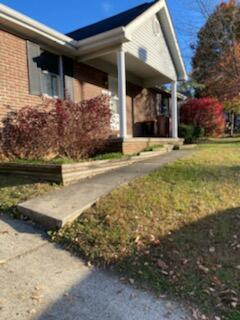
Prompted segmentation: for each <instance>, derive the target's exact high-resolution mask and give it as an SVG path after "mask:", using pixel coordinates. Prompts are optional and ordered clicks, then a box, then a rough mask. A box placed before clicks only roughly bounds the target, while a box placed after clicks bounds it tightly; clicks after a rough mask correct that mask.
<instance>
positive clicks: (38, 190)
mask: <svg viewBox="0 0 240 320" xmlns="http://www.w3.org/2000/svg"><path fill="white" fill-rule="evenodd" d="M56 188H59V186H57V185H55V184H50V183H47V182H36V180H32V179H30V178H25V177H17V176H14V175H4V174H0V213H9V214H12V215H17V212H16V209H15V207H16V205H17V204H18V203H20V202H23V201H26V200H28V199H30V198H35V197H37V196H40V195H42V194H44V193H46V192H49V191H52V190H54V189H56Z"/></svg>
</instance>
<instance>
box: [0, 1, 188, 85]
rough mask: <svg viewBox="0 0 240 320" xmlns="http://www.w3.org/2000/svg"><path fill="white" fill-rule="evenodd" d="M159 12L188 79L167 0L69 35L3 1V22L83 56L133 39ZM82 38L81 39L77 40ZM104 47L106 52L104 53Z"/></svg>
mask: <svg viewBox="0 0 240 320" xmlns="http://www.w3.org/2000/svg"><path fill="white" fill-rule="evenodd" d="M153 15H157V16H158V19H159V21H160V24H161V28H162V31H163V33H164V37H165V39H166V46H167V47H168V50H169V52H170V55H171V59H172V62H173V64H174V66H175V70H176V75H177V79H178V80H185V79H187V74H186V70H185V66H184V63H183V59H182V56H181V52H180V49H179V45H178V42H177V38H176V34H175V31H174V28H173V24H172V20H171V17H170V14H169V11H168V8H167V5H166V2H165V0H158V1H154V2H149V3H145V4H143V5H141V6H138V7H135V8H133V9H130V10H128V11H126V12H123V13H121V14H119V15H116V16H114V17H112V18H109V19H105V20H103V21H101V22H98V23H96V24H94V25H91V26H88V27H85V28H81V29H78V30H76V31H75V32H72V33H70V34H68V35H64V34H62V33H60V32H57V31H55V30H53V29H51V28H49V27H47V26H45V25H43V24H41V23H39V22H37V21H35V20H33V19H31V18H28V17H26V16H24V15H22V14H20V13H19V12H17V11H15V10H12V9H10V8H8V7H7V6H4V5H2V4H0V25H1V26H3V27H4V28H7V29H10V30H13V31H14V32H17V33H20V34H23V35H24V36H25V37H27V38H29V39H32V40H33V41H36V42H38V43H42V44H45V45H47V46H49V47H50V48H51V49H54V50H56V52H58V53H59V54H65V55H69V56H72V57H77V58H81V59H82V58H84V57H86V56H89V55H92V54H95V55H99V56H102V55H103V54H106V50H107V51H108V52H109V51H111V50H112V49H113V48H114V47H115V48H116V47H119V46H122V45H123V44H124V43H129V42H131V40H132V35H133V34H134V32H135V30H136V29H137V28H139V26H140V25H142V24H143V23H144V21H146V20H147V19H148V18H149V17H151V16H153ZM78 39H79V40H78ZM103 51H104V53H103Z"/></svg>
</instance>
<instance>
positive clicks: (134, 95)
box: [0, 0, 187, 152]
mask: <svg viewBox="0 0 240 320" xmlns="http://www.w3.org/2000/svg"><path fill="white" fill-rule="evenodd" d="M186 78H187V75H186V71H185V67H184V63H183V60H182V57H181V53H180V49H179V46H178V43H177V39H176V35H175V32H174V28H173V24H172V21H171V18H170V14H169V11H168V8H167V5H166V3H165V0H160V1H154V2H150V3H145V4H143V5H140V6H138V7H135V8H133V9H130V10H128V11H125V12H123V13H120V14H118V15H116V16H113V17H111V18H108V19H105V20H102V21H100V22H97V23H95V24H92V25H90V26H87V27H84V28H81V29H78V30H75V31H73V32H71V33H69V34H67V35H64V34H62V33H59V32H57V31H55V30H53V29H51V28H48V27H47V26H45V25H43V24H41V23H38V22H37V21H35V20H33V19H31V18H28V17H26V16H24V15H22V14H20V13H19V12H16V11H15V10H12V9H10V8H8V7H6V6H4V5H2V4H0V121H1V120H2V119H3V118H4V117H5V116H6V115H7V113H8V112H9V111H11V110H14V111H15V110H18V109H19V108H22V107H24V106H26V105H32V106H34V105H38V104H39V103H41V101H42V99H43V96H44V95H47V96H50V97H59V98H68V99H72V100H73V101H76V102H79V101H81V100H83V99H89V98H92V97H94V96H97V95H100V94H109V95H110V96H111V106H110V107H111V110H112V113H113V116H112V123H111V126H112V130H113V132H115V136H116V139H118V141H121V145H122V146H123V149H124V151H125V152H135V151H139V150H140V149H142V148H144V147H145V146H146V145H149V144H156V143H162V142H165V141H167V142H169V143H173V142H174V143H175V142H177V141H179V140H178V136H177V131H178V130H177V126H178V120H177V99H178V94H177V81H184V80H186ZM166 84H169V85H171V90H170V93H169V92H166V91H164V90H162V86H163V85H166Z"/></svg>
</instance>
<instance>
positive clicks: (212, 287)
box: [52, 139, 240, 320]
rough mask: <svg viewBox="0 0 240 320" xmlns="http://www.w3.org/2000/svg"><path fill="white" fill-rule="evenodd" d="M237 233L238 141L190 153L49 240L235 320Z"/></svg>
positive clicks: (239, 295) (239, 280)
mask: <svg viewBox="0 0 240 320" xmlns="http://www.w3.org/2000/svg"><path fill="white" fill-rule="evenodd" d="M239 230H240V139H235V140H215V141H211V143H208V144H202V145H200V146H199V147H198V148H197V150H196V151H195V152H194V154H193V155H192V156H190V157H188V158H185V159H183V160H180V161H177V162H175V163H174V164H170V165H166V166H164V167H162V168H161V169H159V170H157V171H155V172H153V173H151V174H150V175H148V176H145V177H142V178H138V179H137V180H135V181H133V182H132V183H130V184H129V185H127V186H123V187H120V188H119V189H117V190H115V191H113V192H112V193H111V194H110V195H108V196H106V197H104V198H102V199H101V200H100V201H99V202H98V203H97V204H96V205H95V206H94V207H93V208H91V209H89V210H88V211H86V212H85V213H84V214H83V215H82V216H81V217H80V218H79V219H78V220H76V221H75V222H74V223H73V224H72V225H69V226H66V227H65V228H63V229H62V230H60V231H59V232H58V233H55V234H53V236H52V238H53V240H55V241H57V242H59V243H62V244H64V245H65V246H66V247H67V248H68V249H69V250H72V251H74V252H75V253H77V254H79V255H81V256H84V257H85V258H86V259H87V260H88V261H92V262H93V263H95V264H97V265H100V266H105V267H107V266H111V268H113V269H114V270H115V271H116V272H118V273H119V274H120V275H122V276H123V277H124V278H125V279H126V281H130V282H131V283H133V281H134V282H135V283H137V284H138V285H139V286H141V287H143V288H147V289H149V290H152V291H154V292H155V293H156V294H165V293H167V294H168V295H170V296H173V297H175V298H178V299H180V300H181V301H187V302H188V303H190V304H191V305H193V306H194V308H196V309H197V310H200V312H201V313H203V314H205V315H206V316H207V317H208V318H209V319H217V318H215V317H216V316H218V317H220V319H228V320H239V319H240V234H239ZM201 319H202V318H201Z"/></svg>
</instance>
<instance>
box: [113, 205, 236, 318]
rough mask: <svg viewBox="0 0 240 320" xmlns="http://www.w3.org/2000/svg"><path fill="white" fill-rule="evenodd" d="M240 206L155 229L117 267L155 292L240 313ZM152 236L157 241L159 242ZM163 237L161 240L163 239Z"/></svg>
mask: <svg viewBox="0 0 240 320" xmlns="http://www.w3.org/2000/svg"><path fill="white" fill-rule="evenodd" d="M239 230H240V208H233V209H228V210H225V211H220V212H217V213H216V214H214V215H212V216H209V217H207V218H205V219H201V220H199V221H197V222H195V223H192V224H190V225H186V226H183V227H182V228H180V229H179V230H176V231H173V232H171V234H169V236H167V237H165V238H158V237H157V235H155V239H157V241H156V240H154V241H155V244H151V243H148V244H145V245H144V247H143V248H141V246H140V248H137V246H136V247H135V249H134V250H133V254H132V255H130V256H127V257H126V258H124V259H122V260H119V261H116V265H115V268H116V270H118V271H119V272H120V273H121V274H128V276H129V277H132V278H135V279H136V280H138V281H139V283H141V284H144V286H146V287H147V288H150V289H153V290H154V291H155V292H157V293H160V292H167V293H169V294H172V295H173V296H174V297H180V298H183V299H184V300H185V301H191V302H193V303H194V304H195V305H196V306H200V308H201V310H202V311H203V312H206V313H207V314H214V315H215V316H217V315H224V316H225V317H226V318H225V319H231V320H237V319H240V281H239V280H240V269H239V268H240V252H239V251H240V234H239ZM154 241H153V242H154ZM158 241H159V243H158Z"/></svg>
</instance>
